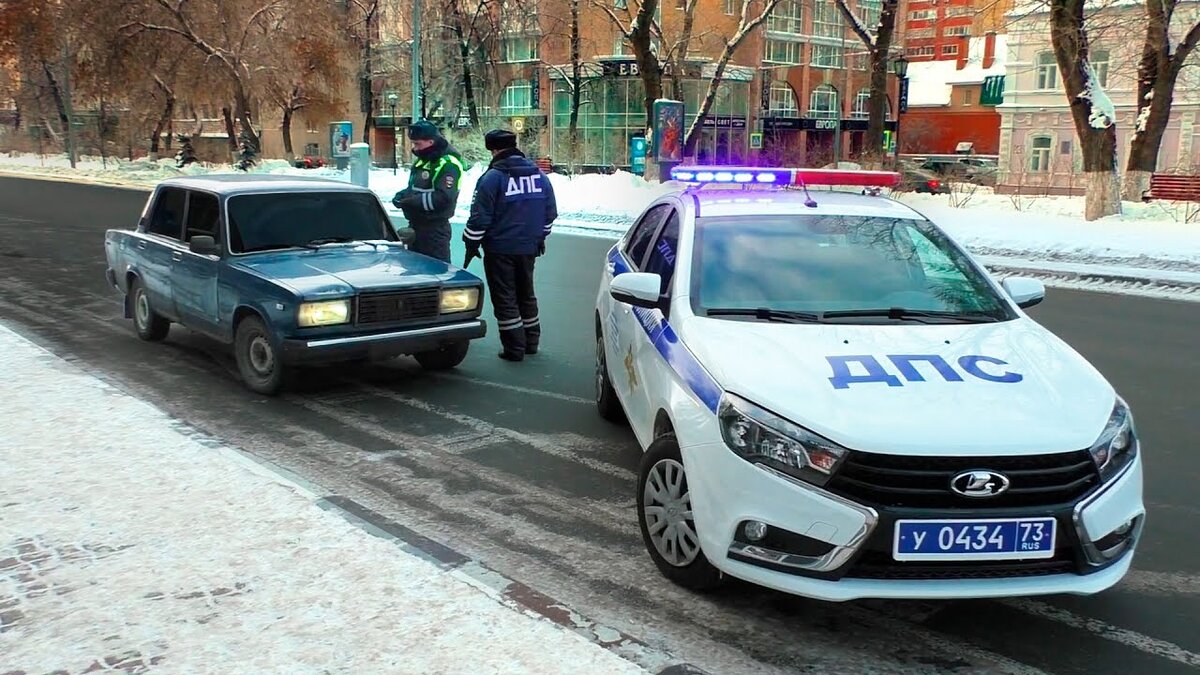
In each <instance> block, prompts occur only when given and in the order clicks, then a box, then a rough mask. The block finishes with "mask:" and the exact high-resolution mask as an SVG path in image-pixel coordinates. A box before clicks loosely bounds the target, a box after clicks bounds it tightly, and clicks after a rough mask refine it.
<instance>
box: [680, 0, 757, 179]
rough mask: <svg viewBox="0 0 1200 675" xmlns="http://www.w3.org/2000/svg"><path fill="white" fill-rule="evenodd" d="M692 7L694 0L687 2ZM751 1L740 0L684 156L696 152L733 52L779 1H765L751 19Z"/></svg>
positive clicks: (691, 130) (690, 130)
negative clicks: (734, 24)
mask: <svg viewBox="0 0 1200 675" xmlns="http://www.w3.org/2000/svg"><path fill="white" fill-rule="evenodd" d="M688 2H689V3H692V4H693V6H694V3H695V0H688ZM750 3H751V0H742V8H741V12H740V14H739V15H738V17H739V19H738V27H737V30H736V31H735V32H734V34H733V35H732V36H731V37H730V38H729V39H728V40H726V41H725V48H724V49H723V50H721V56H720V58H719V59H717V68H716V71H715V72H714V73H713V77H712V80H710V81H709V83H708V91H707V92H706V93H705V94H704V100H703V101H702V102H701V103H700V110H699V111H698V112H697V114H696V118H695V119H694V120H692V126H691V127H690V128H689V129H688V132H687V137H686V140H685V141H684V150H683V152H684V154H685V155H687V156H691V155H692V154H693V153H695V151H696V143H697V142H698V141H699V140H700V132H701V130H702V129H703V128H704V118H705V117H707V116H708V111H709V110H711V109H712V105H713V101H715V100H716V99H717V89H718V88H719V87H720V85H721V80H722V78H723V77H724V75H725V68H726V67H728V66H729V61H730V59H732V58H733V54H734V52H736V51H737V49H738V47H740V46H741V44H742V42H743V41H744V40H745V39H746V38H747V37H748V36H749V35H750V33H751V32H753V31H754V29H755V28H758V27H759V26H760V25H762V23H763V22H764V21H766V20H767V17H768V16H770V14H771V12H772V11H773V10H774V9H775V7H776V6H777V5H779V3H780V0H765V2H764V3H763V7H762V11H761V12H759V13H758V14H757V15H756V16H753V17H751V14H750Z"/></svg>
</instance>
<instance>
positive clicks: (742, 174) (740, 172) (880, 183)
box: [671, 166, 900, 187]
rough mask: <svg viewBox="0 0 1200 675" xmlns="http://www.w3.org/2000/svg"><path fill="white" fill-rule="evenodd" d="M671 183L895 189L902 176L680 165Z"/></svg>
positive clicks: (857, 172) (832, 170) (893, 173)
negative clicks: (851, 186) (843, 186)
mask: <svg viewBox="0 0 1200 675" xmlns="http://www.w3.org/2000/svg"><path fill="white" fill-rule="evenodd" d="M671 180H676V181H679V182H682V183H696V184H722V183H725V184H730V185H778V186H785V185H853V186H858V187H895V186H896V185H899V184H900V174H898V173H895V172H891V171H855V170H850V169H770V168H760V167H754V166H680V167H674V168H672V169H671Z"/></svg>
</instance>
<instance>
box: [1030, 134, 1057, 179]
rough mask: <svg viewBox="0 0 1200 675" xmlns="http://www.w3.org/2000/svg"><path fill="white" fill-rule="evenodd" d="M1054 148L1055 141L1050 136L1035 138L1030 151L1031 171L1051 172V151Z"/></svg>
mask: <svg viewBox="0 0 1200 675" xmlns="http://www.w3.org/2000/svg"><path fill="white" fill-rule="evenodd" d="M1053 147H1054V139H1053V138H1050V137H1049V136H1035V137H1034V139H1033V143H1032V144H1031V145H1030V151H1029V171H1030V172H1032V173H1046V172H1047V171H1049V170H1050V150H1051V149H1052V148H1053Z"/></svg>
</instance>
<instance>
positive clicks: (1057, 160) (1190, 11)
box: [997, 3, 1200, 194]
mask: <svg viewBox="0 0 1200 675" xmlns="http://www.w3.org/2000/svg"><path fill="white" fill-rule="evenodd" d="M1098 11H1100V12H1103V15H1102V16H1097V17H1096V18H1095V19H1094V20H1093V21H1092V22H1091V25H1093V26H1096V28H1094V29H1093V30H1092V31H1090V32H1089V36H1088V37H1089V41H1090V43H1091V59H1090V60H1091V63H1092V67H1093V68H1094V69H1095V71H1096V76H1097V79H1098V80H1099V83H1100V86H1101V87H1103V88H1104V90H1105V92H1106V93H1107V94H1108V96H1109V98H1111V99H1112V102H1113V104H1114V105H1115V107H1116V114H1117V119H1116V131H1117V166H1118V168H1119V169H1122V170H1123V169H1124V167H1125V161H1126V158H1127V157H1128V153H1129V143H1130V139H1131V136H1132V134H1133V133H1134V131H1135V130H1136V128H1137V106H1136V96H1137V93H1136V92H1137V67H1138V58H1139V56H1140V54H1141V45H1142V39H1141V34H1140V31H1143V30H1145V23H1144V21H1145V18H1144V15H1143V14H1142V12H1143V11H1144V10H1143V8H1142V7H1141V6H1138V5H1132V4H1130V5H1125V4H1116V5H1112V6H1108V7H1105V8H1104V9H1102V10H1098ZM1175 18H1176V20H1175V21H1174V22H1173V23H1172V28H1171V32H1172V36H1171V39H1172V44H1178V43H1179V42H1180V40H1182V38H1183V33H1184V31H1185V30H1186V28H1187V27H1188V26H1190V25H1191V24H1192V23H1194V22H1195V21H1196V20H1197V18H1200V7H1196V6H1193V5H1192V4H1191V3H1189V4H1188V5H1186V6H1185V5H1181V6H1180V7H1179V9H1178V10H1176V17H1175ZM1049 35H1050V32H1049V15H1048V13H1046V12H1026V13H1022V14H1021V15H1019V16H1013V17H1012V21H1011V23H1010V25H1009V34H1008V63H1007V69H1008V75H1007V76H1006V84H1005V92H1004V102H1003V103H1001V104H1000V105H999V106H998V107H997V110H998V112H999V114H1000V119H1001V122H1000V146H999V151H1000V167H999V173H998V176H997V191H1003V192H1017V191H1021V192H1026V193H1029V192H1035V193H1039V194H1081V193H1082V192H1083V191H1084V177H1083V175H1082V169H1083V159H1082V154H1081V152H1080V148H1079V142H1078V139H1077V138H1076V133H1075V126H1074V122H1073V120H1072V117H1071V111H1070V108H1069V106H1068V103H1067V97H1066V93H1065V91H1064V89H1063V81H1062V75H1061V73H1060V72H1059V69H1058V63H1057V61H1056V59H1055V57H1054V51H1053V47H1052V45H1051V44H1050V38H1049ZM1131 36H1136V37H1135V38H1133V39H1131ZM1197 65H1200V57H1197V55H1196V54H1194V53H1193V55H1192V59H1191V61H1190V62H1189V63H1188V65H1187V66H1186V67H1184V68H1183V70H1182V72H1181V74H1180V76H1179V81H1178V83H1177V85H1176V88H1175V96H1174V102H1173V104H1172V106H1171V117H1170V122H1169V123H1168V125H1167V130H1166V134H1165V136H1164V137H1163V140H1162V145H1161V147H1160V151H1159V157H1158V167H1157V169H1158V170H1159V171H1173V170H1179V171H1185V172H1195V170H1196V169H1197V167H1200V124H1198V123H1200V68H1196V66H1197Z"/></svg>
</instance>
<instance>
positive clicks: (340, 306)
mask: <svg viewBox="0 0 1200 675" xmlns="http://www.w3.org/2000/svg"><path fill="white" fill-rule="evenodd" d="M349 320H350V301H349V300H324V301H321V302H302V303H300V309H299V310H297V312H296V323H298V324H299V325H300V327H301V328H312V327H313V326H334V325H337V324H339V323H346V322H347V321H349Z"/></svg>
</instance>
